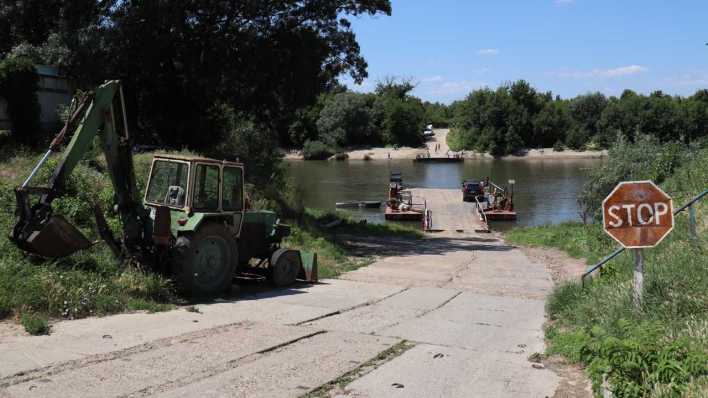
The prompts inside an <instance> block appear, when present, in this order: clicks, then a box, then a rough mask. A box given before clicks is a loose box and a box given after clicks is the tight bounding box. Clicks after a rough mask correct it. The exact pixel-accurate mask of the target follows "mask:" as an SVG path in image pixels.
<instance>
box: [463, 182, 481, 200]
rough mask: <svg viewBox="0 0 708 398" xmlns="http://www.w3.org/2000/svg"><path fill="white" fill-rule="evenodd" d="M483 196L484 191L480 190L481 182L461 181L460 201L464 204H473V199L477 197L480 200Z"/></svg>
mask: <svg viewBox="0 0 708 398" xmlns="http://www.w3.org/2000/svg"><path fill="white" fill-rule="evenodd" d="M483 196H484V190H483V189H482V183H481V181H477V180H464V181H462V200H463V201H465V202H474V198H475V197H477V198H479V199H480V200H481V199H482V197H483Z"/></svg>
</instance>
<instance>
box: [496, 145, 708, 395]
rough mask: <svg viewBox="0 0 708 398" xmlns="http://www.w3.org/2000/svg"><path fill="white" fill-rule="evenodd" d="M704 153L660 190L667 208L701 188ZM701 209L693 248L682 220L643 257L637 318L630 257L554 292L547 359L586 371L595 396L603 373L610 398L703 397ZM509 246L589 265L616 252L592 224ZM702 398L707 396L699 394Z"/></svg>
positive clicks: (556, 229)
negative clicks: (670, 200)
mask: <svg viewBox="0 0 708 398" xmlns="http://www.w3.org/2000/svg"><path fill="white" fill-rule="evenodd" d="M707 181H708V151H706V150H704V151H703V152H701V154H700V156H698V157H697V158H696V159H694V161H692V162H691V163H689V164H687V165H685V166H684V167H682V168H680V169H679V170H678V171H677V172H676V173H675V174H674V176H673V177H672V178H671V179H670V180H669V181H667V182H666V183H665V184H662V185H663V188H664V189H665V190H667V191H668V192H670V193H672V195H673V196H674V198H675V205H677V206H678V205H680V204H683V203H684V202H685V201H687V200H688V198H689V197H690V196H692V195H695V194H697V193H699V192H701V191H702V190H703V189H705V188H706V182H707ZM706 211H708V201H707V200H704V201H703V202H702V203H701V204H700V205H699V206H698V211H697V215H698V220H699V241H698V242H696V243H695V244H693V243H691V241H690V240H689V235H688V223H687V214H686V213H685V212H684V213H682V214H680V215H679V216H677V222H676V228H675V230H674V231H673V232H672V233H671V234H670V235H669V237H667V239H666V240H664V241H663V242H662V243H661V244H660V245H659V246H658V247H657V248H654V249H649V250H645V257H646V260H645V291H644V303H643V309H642V311H641V312H635V311H633V310H632V306H631V277H632V270H633V257H632V254H631V253H629V252H625V253H623V254H622V255H620V256H619V257H618V258H616V259H615V260H613V261H612V262H611V263H610V264H609V265H608V266H607V267H606V269H605V270H604V271H603V272H602V274H601V276H600V277H599V278H597V279H596V280H594V281H593V282H592V283H591V284H590V285H589V286H587V287H586V288H585V289H583V288H582V287H581V286H580V285H579V284H577V283H571V284H566V285H562V286H559V287H557V288H556V289H555V291H554V293H553V294H552V295H551V296H550V297H549V300H548V312H549V315H550V317H551V319H552V320H553V321H552V323H551V326H550V327H549V328H548V330H547V338H548V339H549V342H550V345H549V352H550V353H561V354H563V355H565V356H567V357H569V358H570V359H571V360H573V361H576V362H582V363H584V364H586V365H588V371H589V373H590V375H591V377H592V378H593V382H594V384H595V386H596V387H598V386H599V384H600V383H601V381H602V375H603V374H608V375H609V379H610V381H611V383H612V385H613V388H614V390H615V391H614V393H615V395H616V396H618V397H642V396H652V397H664V396H708V365H707V364H708V253H707V252H706V250H708V237H707V236H706V221H705V220H706ZM506 237H507V240H508V241H510V242H513V243H517V244H525V245H533V246H547V247H555V248H559V249H562V250H564V251H566V252H568V253H569V254H570V255H572V256H574V257H584V258H586V259H587V260H588V263H589V264H592V263H595V262H596V261H597V260H598V259H600V258H602V257H603V256H605V255H607V254H609V253H610V252H611V251H612V250H613V249H614V248H615V247H616V243H614V241H612V240H611V239H610V238H609V237H607V236H606V235H605V234H604V232H603V231H602V230H601V228H600V226H599V225H581V224H577V223H566V224H561V225H555V226H542V227H533V228H521V229H516V230H513V231H511V232H510V233H508V234H507V236H506ZM704 394H707V395H704Z"/></svg>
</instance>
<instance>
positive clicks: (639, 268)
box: [632, 249, 644, 311]
mask: <svg viewBox="0 0 708 398" xmlns="http://www.w3.org/2000/svg"><path fill="white" fill-rule="evenodd" d="M643 289H644V252H643V251H642V249H634V291H633V295H632V299H633V302H634V309H636V310H637V311H640V310H641V309H642V291H643Z"/></svg>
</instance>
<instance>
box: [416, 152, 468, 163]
mask: <svg viewBox="0 0 708 398" xmlns="http://www.w3.org/2000/svg"><path fill="white" fill-rule="evenodd" d="M413 161H414V162H423V163H459V162H464V161H465V158H463V157H462V156H459V155H457V154H455V155H453V156H424V155H416V157H415V159H413Z"/></svg>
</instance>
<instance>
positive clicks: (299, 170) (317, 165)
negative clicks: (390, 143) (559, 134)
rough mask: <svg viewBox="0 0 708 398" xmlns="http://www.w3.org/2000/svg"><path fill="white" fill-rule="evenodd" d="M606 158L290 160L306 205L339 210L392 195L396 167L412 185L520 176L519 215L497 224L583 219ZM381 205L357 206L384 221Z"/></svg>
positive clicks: (501, 182) (517, 192)
mask: <svg viewBox="0 0 708 398" xmlns="http://www.w3.org/2000/svg"><path fill="white" fill-rule="evenodd" d="M601 164H602V160H601V159H562V160H561V159H545V160H541V159H466V160H465V162H464V163H438V164H436V163H418V162H414V161H412V160H370V161H363V160H361V161H355V160H349V161H326V160H325V161H288V162H286V166H287V168H288V174H289V176H291V178H292V179H293V181H294V182H295V184H296V186H297V187H298V189H299V190H300V191H301V195H302V198H303V201H304V204H305V206H307V207H313V208H319V209H326V210H333V209H334V208H335V202H342V201H347V200H382V201H383V200H386V195H387V192H388V191H387V190H388V179H389V175H390V173H391V172H392V171H400V172H401V173H402V174H403V182H404V184H405V185H406V186H408V187H419V188H453V189H459V188H460V184H461V182H462V180H463V179H466V178H475V179H481V178H484V177H485V176H489V177H490V179H491V180H492V181H493V182H495V183H497V184H498V185H502V186H503V185H506V184H507V182H508V180H509V179H514V180H515V181H516V184H515V187H514V205H515V209H516V211H517V213H518V220H517V221H514V222H495V223H494V224H493V225H492V228H493V229H495V230H507V229H509V228H511V227H513V226H516V225H522V226H528V225H541V224H552V223H559V222H563V221H568V220H579V216H578V205H577V203H576V199H577V194H578V193H579V191H580V190H581V188H582V185H583V183H584V182H585V180H586V179H587V176H588V172H589V170H590V169H592V168H594V167H597V166H599V165H601ZM383 210H384V209H383V207H381V209H373V210H372V209H354V210H347V211H350V212H351V213H352V214H353V215H354V216H356V217H358V218H364V219H367V220H369V221H370V222H384V217H383Z"/></svg>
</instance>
